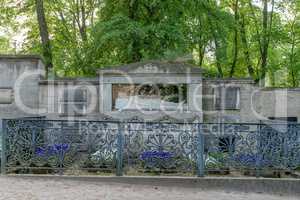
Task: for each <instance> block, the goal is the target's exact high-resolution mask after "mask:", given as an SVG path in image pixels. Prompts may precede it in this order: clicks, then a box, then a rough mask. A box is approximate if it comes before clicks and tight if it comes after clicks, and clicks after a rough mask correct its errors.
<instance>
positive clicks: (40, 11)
mask: <svg viewBox="0 0 300 200" xmlns="http://www.w3.org/2000/svg"><path fill="white" fill-rule="evenodd" d="M35 3H36V13H37V20H38V24H39V31H40V37H41V42H42V48H43V57H44V60H45V65H46V76H47V77H48V75H50V73H53V74H54V71H53V63H52V51H51V44H50V39H49V32H48V26H47V22H46V17H45V11H44V2H43V0H36V1H35Z"/></svg>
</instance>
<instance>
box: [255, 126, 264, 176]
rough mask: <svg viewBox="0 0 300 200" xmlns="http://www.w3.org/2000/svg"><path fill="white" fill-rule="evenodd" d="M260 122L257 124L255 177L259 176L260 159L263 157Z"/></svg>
mask: <svg viewBox="0 0 300 200" xmlns="http://www.w3.org/2000/svg"><path fill="white" fill-rule="evenodd" d="M261 126H262V122H260V123H259V125H258V134H257V139H256V140H257V156H256V161H255V165H256V167H255V174H256V177H257V178H258V177H260V176H261V162H262V157H263V155H262V154H263V152H262V146H261V145H262V135H261V129H262V127H261Z"/></svg>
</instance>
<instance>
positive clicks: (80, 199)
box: [0, 177, 300, 200]
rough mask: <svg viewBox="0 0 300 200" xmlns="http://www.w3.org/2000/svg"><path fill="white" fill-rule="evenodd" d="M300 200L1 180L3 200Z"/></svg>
mask: <svg viewBox="0 0 300 200" xmlns="http://www.w3.org/2000/svg"><path fill="white" fill-rule="evenodd" d="M40 199H41V200H44V199H45V200H52V199H53V200H59V199H63V200H69V199H70V200H127V199H128V200H150V199H151V200H169V199H170V200H177V199H178V200H179V199H180V200H181V199H188V200H196V199H197V200H216V199H218V200H284V199H287V200H294V199H295V200H296V199H297V200H299V199H300V198H297V197H284V196H272V195H267V194H254V193H232V192H220V191H218V192H217V191H201V190H199V189H195V188H178V187H177V188H175V187H155V186H142V185H127V184H117V183H113V184H112V183H110V184H106V183H100V182H98V183H97V182H87V181H76V180H63V179H46V178H45V179H25V178H14V177H0V200H40Z"/></svg>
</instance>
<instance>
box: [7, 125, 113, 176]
mask: <svg viewBox="0 0 300 200" xmlns="http://www.w3.org/2000/svg"><path fill="white" fill-rule="evenodd" d="M117 132H118V128H117V126H116V124H115V123H111V124H110V123H105V122H101V123H100V122H85V121H83V122H77V121H51V120H9V121H7V134H6V152H5V153H6V157H7V159H6V167H7V169H11V170H15V171H16V170H17V169H20V170H22V171H21V172H25V171H28V170H31V171H32V170H33V169H35V168H38V169H45V170H49V171H50V172H53V173H56V172H60V173H62V172H63V171H66V170H94V171H95V170H106V171H115V165H116V151H117V143H116V142H117V140H116V138H117V137H116V135H117ZM49 171H48V172H49Z"/></svg>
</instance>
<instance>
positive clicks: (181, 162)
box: [124, 123, 197, 173]
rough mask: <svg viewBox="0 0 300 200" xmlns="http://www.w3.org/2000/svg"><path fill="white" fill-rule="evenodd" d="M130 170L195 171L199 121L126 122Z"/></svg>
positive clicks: (126, 141) (126, 155) (126, 149)
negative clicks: (187, 122)
mask: <svg viewBox="0 0 300 200" xmlns="http://www.w3.org/2000/svg"><path fill="white" fill-rule="evenodd" d="M124 133H125V147H124V154H125V156H124V164H125V166H126V170H127V172H129V173H130V172H135V173H138V172H145V171H147V172H169V173H172V172H173V173H174V172H178V173H187V172H189V173H194V172H195V170H196V160H195V158H196V140H195V136H196V134H197V124H170V123H125V129H124Z"/></svg>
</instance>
